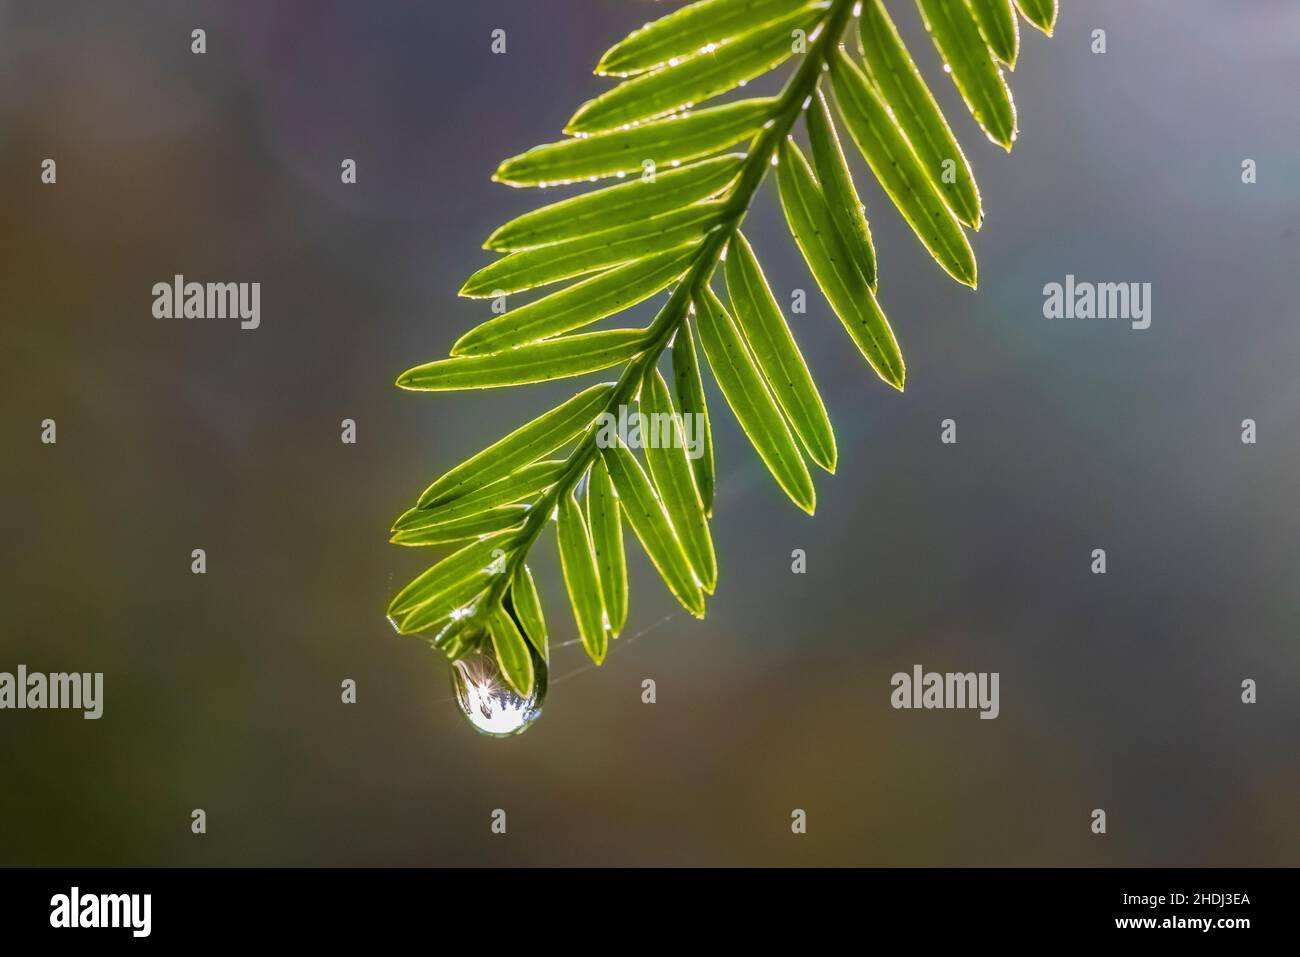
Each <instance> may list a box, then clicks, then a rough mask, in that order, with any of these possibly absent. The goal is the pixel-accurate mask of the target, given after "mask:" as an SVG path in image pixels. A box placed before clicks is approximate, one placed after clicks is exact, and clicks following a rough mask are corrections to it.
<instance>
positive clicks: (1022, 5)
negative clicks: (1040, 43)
mask: <svg viewBox="0 0 1300 957" xmlns="http://www.w3.org/2000/svg"><path fill="white" fill-rule="evenodd" d="M1016 6H1017V7H1018V8H1019V9H1020V15H1021V16H1022V17H1024V18H1025V19H1026V20H1027V21H1029V23H1031V24H1032V25H1033V26H1035V27H1037V28H1038V29H1039V30H1042V31H1043V32H1044V33H1045V34H1047V35H1048V36H1049V37H1050V36H1051V35H1052V31H1053V30H1054V29H1056V11H1057V3H1056V0H1016Z"/></svg>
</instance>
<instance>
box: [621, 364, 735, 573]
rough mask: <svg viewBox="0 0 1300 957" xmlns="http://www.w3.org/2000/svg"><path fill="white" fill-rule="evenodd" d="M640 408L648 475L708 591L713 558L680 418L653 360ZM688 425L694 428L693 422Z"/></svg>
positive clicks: (713, 570)
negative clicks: (648, 469)
mask: <svg viewBox="0 0 1300 957" xmlns="http://www.w3.org/2000/svg"><path fill="white" fill-rule="evenodd" d="M640 411H641V413H642V415H643V417H644V420H643V422H642V442H643V445H644V447H645V459H646V464H647V465H648V466H649V467H650V477H651V478H652V479H653V480H654V487H655V489H656V490H657V491H658V492H659V500H660V501H661V502H662V503H663V506H664V511H665V512H667V513H668V518H669V519H670V520H671V521H672V523H673V529H674V530H675V531H676V532H677V538H678V540H679V541H680V542H681V543H682V551H684V552H685V553H686V559H687V561H689V562H690V563H691V568H692V569H693V570H694V572H695V577H696V578H697V579H698V580H699V582H700V585H701V587H703V589H704V590H705V591H706V592H707V593H709V594H710V595H711V594H713V589H714V587H716V585H717V583H718V560H717V557H716V556H715V555H714V552H713V539H712V538H711V537H710V536H709V523H708V520H707V519H706V518H705V517H704V505H703V503H702V502H701V501H700V493H699V491H698V490H697V489H696V487H695V476H694V475H693V474H692V473H691V462H690V459H689V458H688V457H687V446H686V434H685V427H684V425H685V424H684V423H683V422H682V419H681V417H680V416H679V415H678V414H677V410H676V409H674V408H673V400H672V396H670V395H669V393H668V383H666V382H665V381H664V378H663V376H661V375H660V374H659V370H658V369H656V368H655V367H654V366H651V367H650V368H649V369H647V370H646V374H645V378H644V379H643V380H642V382H641V402H640ZM692 430H693V432H692V434H694V426H692Z"/></svg>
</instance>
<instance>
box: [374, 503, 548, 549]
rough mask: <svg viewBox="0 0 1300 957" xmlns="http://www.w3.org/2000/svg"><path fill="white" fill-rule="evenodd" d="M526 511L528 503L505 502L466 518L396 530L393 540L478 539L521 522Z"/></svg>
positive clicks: (420, 542) (439, 541) (433, 542)
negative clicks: (507, 503) (510, 503)
mask: <svg viewBox="0 0 1300 957" xmlns="http://www.w3.org/2000/svg"><path fill="white" fill-rule="evenodd" d="M527 514H528V507H527V506H526V505H503V506H501V507H500V508H494V509H489V510H488V511H486V512H480V513H479V514H477V515H470V516H469V517H467V518H457V519H452V520H451V521H448V522H443V523H442V524H436V525H424V526H422V527H420V528H412V529H404V530H402V531H399V532H394V533H393V537H392V538H391V539H390V541H392V542H394V543H395V544H397V545H442V544H445V543H447V542H460V541H464V540H465V539H467V538H478V537H479V536H480V535H487V534H490V533H491V532H499V531H501V530H502V529H506V528H512V527H514V526H516V525H518V524H520V523H521V522H522V521H523V520H524V516H526V515H527Z"/></svg>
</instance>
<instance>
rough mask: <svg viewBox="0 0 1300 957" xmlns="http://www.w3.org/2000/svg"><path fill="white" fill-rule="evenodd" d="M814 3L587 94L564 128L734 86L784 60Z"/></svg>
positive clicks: (642, 113)
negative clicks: (713, 46)
mask: <svg viewBox="0 0 1300 957" xmlns="http://www.w3.org/2000/svg"><path fill="white" fill-rule="evenodd" d="M819 12H820V10H819V8H817V7H814V6H811V5H804V6H802V7H800V8H798V9H796V10H795V11H794V12H793V13H790V14H789V15H787V16H785V17H782V18H781V19H780V20H776V21H773V22H772V23H768V24H765V25H763V26H761V27H759V28H758V29H756V30H754V31H753V32H751V33H747V34H745V35H744V36H741V37H739V38H737V39H735V40H732V41H731V42H728V43H725V44H723V45H721V46H719V47H718V48H717V49H716V50H714V51H712V52H709V53H704V54H701V55H700V56H695V57H691V58H690V59H687V60H683V61H682V62H680V63H676V64H669V65H665V66H664V67H662V68H661V69H658V70H655V71H654V72H652V73H643V74H641V75H639V76H635V77H633V78H632V79H630V80H625V81H624V82H623V83H621V84H619V85H618V86H616V87H614V88H613V89H612V90H608V91H606V92H604V93H602V94H601V95H600V96H598V97H596V98H595V99H594V100H588V101H587V102H586V103H584V104H583V105H582V106H581V107H579V109H578V112H576V113H574V114H573V118H572V119H570V120H569V122H568V124H566V126H565V128H564V132H565V133H570V134H576V133H598V132H603V131H605V130H612V129H615V128H617V127H620V126H626V125H628V124H631V123H639V122H641V121H642V120H646V119H650V118H653V117H657V116H662V115H664V114H666V113H671V112H674V111H676V110H678V109H681V108H683V107H692V106H695V105H696V104H697V103H701V102H703V101H704V100H709V99H712V98H713V97H715V96H718V95H719V94H722V93H726V92H727V91H728V90H733V89H735V88H736V87H737V86H739V85H740V84H741V83H744V82H746V81H748V80H752V79H753V78H754V77H756V76H761V75H762V74H764V73H766V72H767V71H768V70H771V69H772V68H773V67H775V66H777V65H779V64H781V63H784V62H785V61H786V60H788V59H789V58H790V57H791V55H793V53H794V40H793V36H792V33H793V31H794V30H804V32H805V33H806V28H807V27H809V26H810V25H811V24H812V23H813V22H815V21H816V19H817V16H818V13H819Z"/></svg>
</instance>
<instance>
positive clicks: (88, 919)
mask: <svg viewBox="0 0 1300 957" xmlns="http://www.w3.org/2000/svg"><path fill="white" fill-rule="evenodd" d="M50 926H51V927H54V928H74V929H75V928H80V927H101V928H102V927H108V928H113V927H118V928H125V929H129V930H130V931H131V936H132V937H148V936H149V933H150V931H151V930H152V929H153V895H152V894H83V893H82V892H81V888H79V887H73V888H72V889H71V890H70V891H69V892H68V893H66V894H55V895H54V896H53V897H51V898H50Z"/></svg>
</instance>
